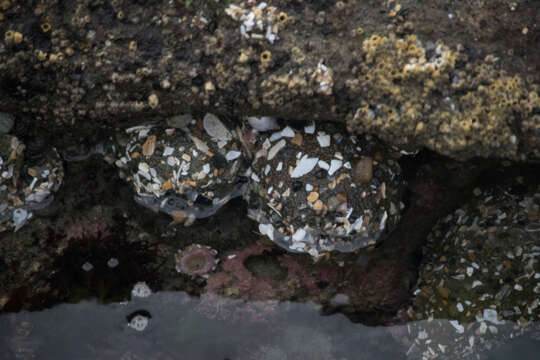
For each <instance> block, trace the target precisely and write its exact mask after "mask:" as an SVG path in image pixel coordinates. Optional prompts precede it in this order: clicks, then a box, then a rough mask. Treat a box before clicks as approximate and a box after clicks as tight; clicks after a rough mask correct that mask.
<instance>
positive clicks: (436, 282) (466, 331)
mask: <svg viewBox="0 0 540 360" xmlns="http://www.w3.org/2000/svg"><path fill="white" fill-rule="evenodd" d="M519 182H520V180H519V179H516V180H515V183H517V184H519ZM474 194H475V196H476V197H477V198H476V199H474V200H473V201H472V202H471V203H470V204H468V205H466V206H464V207H462V208H460V209H458V210H456V211H455V212H454V213H453V214H450V215H448V216H447V217H445V218H443V219H442V220H440V221H439V223H438V224H437V225H436V226H435V228H434V229H433V231H432V233H431V235H430V236H429V238H428V245H427V246H426V247H425V249H424V260H423V263H422V265H421V269H420V278H419V282H418V285H417V290H416V291H415V292H414V293H415V295H416V297H415V299H414V301H413V304H414V309H415V312H416V316H418V317H419V319H424V320H423V321H421V322H418V323H415V324H414V325H411V326H412V327H413V328H414V332H413V338H414V345H412V346H411V349H410V354H411V358H417V357H419V356H422V357H423V358H426V359H431V358H435V357H437V358H448V359H450V358H451V359H455V358H456V357H459V358H473V357H474V358H476V356H482V354H483V352H484V351H485V350H488V349H492V348H496V347H497V346H499V345H501V344H503V343H505V342H506V341H508V339H511V338H514V337H517V336H519V335H522V334H523V333H525V332H527V331H530V330H531V329H534V328H536V329H538V327H539V321H540V307H539V305H540V303H539V294H540V262H539V259H538V256H539V255H540V243H539V240H538V239H539V237H538V231H540V211H539V210H540V187H537V185H536V184H535V185H534V186H533V187H532V188H530V189H529V190H528V191H527V189H526V186H525V185H524V184H521V185H518V186H514V187H508V186H504V187H499V188H495V189H492V190H487V191H483V190H482V189H480V188H477V189H475V191H474Z"/></svg>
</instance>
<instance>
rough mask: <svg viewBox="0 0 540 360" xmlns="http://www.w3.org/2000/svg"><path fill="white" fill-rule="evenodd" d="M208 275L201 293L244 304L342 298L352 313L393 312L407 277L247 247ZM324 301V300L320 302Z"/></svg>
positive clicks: (390, 266)
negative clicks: (223, 297) (316, 261)
mask: <svg viewBox="0 0 540 360" xmlns="http://www.w3.org/2000/svg"><path fill="white" fill-rule="evenodd" d="M223 259H224V260H223V264H222V266H221V270H220V271H219V272H217V273H214V274H211V275H210V276H209V278H208V280H207V282H206V288H205V293H207V294H216V295H221V296H226V297H232V298H236V299H242V300H244V301H248V302H249V301H268V300H278V301H284V300H290V299H295V300H297V301H302V300H305V301H307V300H315V301H322V302H326V300H328V301H330V299H331V298H332V296H334V295H336V294H344V295H346V296H347V297H348V298H349V299H350V300H351V302H350V305H351V306H352V307H353V308H354V309H356V310H357V311H373V310H383V311H389V312H392V311H397V310H398V309H399V308H400V307H401V306H403V304H404V303H405V302H406V301H407V300H408V296H409V294H408V282H407V280H408V275H407V274H408V271H407V269H406V268H404V267H403V266H402V265H401V264H399V263H398V262H395V261H389V260H384V261H377V262H375V263H373V264H370V266H369V267H368V268H363V267H359V266H344V267H341V266H339V265H336V264H331V263H317V264H313V262H312V261H309V260H306V259H305V258H303V257H299V256H297V255H293V254H275V253H273V252H272V250H271V249H270V248H268V247H265V246H262V245H252V246H249V247H247V248H244V249H240V250H237V251H233V252H231V253H228V254H226V255H225V256H224V257H223ZM325 299H326V300H325Z"/></svg>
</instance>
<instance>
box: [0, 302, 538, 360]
mask: <svg viewBox="0 0 540 360" xmlns="http://www.w3.org/2000/svg"><path fill="white" fill-rule="evenodd" d="M319 310H320V309H319V308H318V306H317V305H315V304H313V303H295V302H282V303H278V302H271V301H267V302H253V303H246V302H244V301H241V300H232V299H228V298H222V297H217V296H214V295H206V294H204V295H202V296H201V297H200V298H197V297H190V296H189V295H187V294H186V293H184V292H158V293H155V294H152V295H151V296H149V297H146V298H141V297H134V298H133V299H132V300H130V301H127V302H120V303H111V304H106V305H105V304H99V303H97V302H95V301H82V302H79V303H77V304H61V305H58V306H55V307H53V308H51V309H46V310H43V311H39V312H26V311H23V312H19V313H10V314H3V315H1V316H0V339H1V340H0V344H1V345H0V358H2V359H55V360H58V359H122V360H128V359H129V360H136V359H194V360H196V359H202V360H204V359H218V360H226V359H229V360H236V359H238V360H251V359H257V360H259V359H263V360H264V359H285V360H287V359H315V360H317V359H321V360H322V359H324V360H332V359H336V360H346V359H375V360H378V359H380V360H390V359H405V358H407V356H406V352H407V349H408V348H410V343H407V340H406V339H407V337H408V329H410V326H407V325H401V326H394V327H367V326H364V325H361V324H355V323H352V322H351V321H350V320H349V319H347V318H346V317H345V316H343V315H342V314H339V313H338V314H333V315H326V316H323V315H321V313H320V311H319ZM537 351H538V342H537V341H535V340H533V339H532V338H520V339H518V340H515V341H514V342H511V343H510V344H508V345H506V346H504V347H502V348H499V349H497V350H496V351H493V353H492V354H490V355H488V358H489V359H492V360H499V359H509V358H515V356H516V355H518V354H519V358H520V359H537V357H536V356H537Z"/></svg>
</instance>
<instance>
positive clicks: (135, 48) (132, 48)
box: [129, 41, 137, 51]
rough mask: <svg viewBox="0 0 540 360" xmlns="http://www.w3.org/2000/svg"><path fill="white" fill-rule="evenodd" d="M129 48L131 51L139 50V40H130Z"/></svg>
mask: <svg viewBox="0 0 540 360" xmlns="http://www.w3.org/2000/svg"><path fill="white" fill-rule="evenodd" d="M129 50H130V51H137V42H136V41H130V42H129Z"/></svg>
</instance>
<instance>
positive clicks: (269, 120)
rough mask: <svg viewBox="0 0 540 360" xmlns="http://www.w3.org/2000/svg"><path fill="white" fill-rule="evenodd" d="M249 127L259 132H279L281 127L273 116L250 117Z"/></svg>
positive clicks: (248, 119) (248, 118)
mask: <svg viewBox="0 0 540 360" xmlns="http://www.w3.org/2000/svg"><path fill="white" fill-rule="evenodd" d="M246 120H247V121H248V123H249V125H250V126H251V127H252V128H254V129H255V130H258V131H268V130H277V129H279V125H278V123H277V120H276V118H275V117H271V116H261V117H257V116H248V117H247V118H246Z"/></svg>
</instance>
